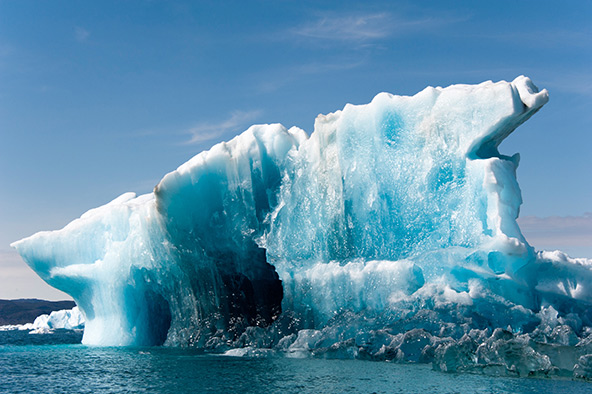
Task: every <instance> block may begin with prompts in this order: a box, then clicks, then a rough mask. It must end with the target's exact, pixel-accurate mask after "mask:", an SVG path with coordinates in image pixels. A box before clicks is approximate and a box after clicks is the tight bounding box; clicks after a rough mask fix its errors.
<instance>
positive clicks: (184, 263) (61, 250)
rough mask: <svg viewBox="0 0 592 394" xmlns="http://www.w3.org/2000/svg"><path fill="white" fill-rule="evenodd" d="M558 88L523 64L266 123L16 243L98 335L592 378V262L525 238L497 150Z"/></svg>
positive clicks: (94, 340)
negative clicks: (490, 77) (296, 121)
mask: <svg viewBox="0 0 592 394" xmlns="http://www.w3.org/2000/svg"><path fill="white" fill-rule="evenodd" d="M547 100H548V94H547V91H546V90H542V91H539V90H538V89H537V88H536V86H535V85H534V84H533V83H532V82H531V81H530V79H528V78H526V77H523V76H521V77H518V78H516V79H515V80H514V81H512V82H510V83H508V82H505V81H502V82H498V83H493V82H484V83H482V84H479V85H453V86H450V87H447V88H439V87H438V88H431V87H430V88H426V89H425V90H423V91H421V92H420V93H418V94H416V95H415V96H412V97H402V96H393V95H390V94H387V93H381V94H379V95H378V96H376V97H375V98H374V99H373V100H372V102H371V103H369V104H366V105H359V106H354V105H349V104H348V105H346V106H345V108H344V109H343V110H342V111H337V112H335V113H332V114H329V115H326V116H322V115H320V116H319V117H318V118H317V120H316V122H315V130H314V132H313V133H312V134H311V136H310V137H309V136H307V134H306V133H305V132H304V131H303V130H301V129H299V128H296V127H293V128H291V129H286V128H285V127H283V126H281V125H279V124H272V125H255V126H252V127H250V128H249V129H248V130H246V131H245V132H244V133H242V134H241V135H239V136H237V137H235V138H234V139H232V140H231V141H229V142H223V143H220V144H218V145H215V146H214V147H213V148H212V149H210V150H209V151H206V152H202V153H200V154H198V155H197V156H195V157H193V158H192V159H191V160H189V161H188V162H186V163H185V164H183V165H181V166H180V167H179V168H178V169H177V170H176V171H173V172H171V173H169V174H167V175H166V176H165V177H164V178H163V179H162V180H161V182H160V183H159V184H158V185H157V186H156V187H155V189H154V192H153V193H150V194H147V195H142V196H136V195H135V194H133V193H126V194H124V195H122V196H120V197H118V198H117V199H115V200H113V201H112V202H110V203H109V204H107V205H104V206H102V207H99V208H96V209H92V210H90V211H88V212H86V213H85V214H84V215H82V216H81V217H80V218H79V219H76V220H74V221H73V222H71V223H70V224H68V225H67V226H66V227H65V228H64V229H62V230H58V231H52V232H41V233H37V234H35V235H33V236H31V237H29V238H26V239H23V240H21V241H18V242H15V243H14V244H13V246H14V247H16V248H17V250H18V251H19V253H20V254H21V255H22V256H23V258H24V259H25V261H26V262H27V263H28V264H29V265H30V266H31V267H32V268H33V269H34V270H35V271H36V272H37V273H38V274H39V275H40V276H41V277H42V278H43V279H44V280H45V281H46V282H48V283H49V284H50V285H52V286H54V287H56V288H58V289H60V290H62V291H65V292H67V293H68V294H70V295H72V297H73V298H74V299H75V300H76V302H77V304H78V306H79V307H80V309H81V310H82V312H83V313H84V316H85V320H86V326H85V332H84V339H83V342H84V343H87V344H100V345H132V344H133V345H160V344H166V345H180V346H185V345H189V346H197V347H201V348H204V349H206V350H209V351H215V352H225V351H228V352H229V354H247V355H249V354H255V355H256V354H264V353H265V352H269V351H276V352H277V351H283V352H287V353H288V354H296V355H300V354H314V355H323V356H325V357H361V358H371V359H382V360H401V361H412V362H433V363H434V365H435V366H436V368H439V369H443V370H487V369H488V368H489V369H491V370H493V371H495V373H499V371H502V372H504V373H515V374H519V375H524V374H531V373H550V372H552V371H569V373H572V372H573V371H575V372H573V373H575V374H576V375H577V374H580V375H581V376H584V377H586V376H588V377H589V376H590V374H591V371H592V368H591V367H590V365H592V363H591V362H590V360H591V359H592V358H591V357H592V356H590V354H592V336H591V334H592V329H591V328H590V327H592V312H591V311H592V309H590V304H591V302H592V290H591V289H592V287H591V286H592V261H591V260H587V259H572V258H570V257H568V256H566V255H564V254H562V253H560V252H552V253H551V252H536V251H535V250H534V249H533V247H531V246H530V245H529V244H528V242H527V241H526V239H525V238H524V236H523V235H522V233H521V232H520V229H519V227H518V225H517V223H516V219H517V217H518V213H519V208H520V204H521V195H520V188H519V186H518V183H517V180H516V169H517V166H518V162H519V156H518V154H516V155H514V156H511V157H509V156H505V155H503V154H501V153H500V152H499V151H498V146H499V145H500V143H501V142H502V141H503V140H504V139H505V138H506V137H507V136H508V135H509V134H510V133H511V132H512V131H513V130H514V129H515V128H516V127H518V126H519V125H520V124H521V123H523V122H524V121H526V120H527V119H528V118H529V117H530V116H532V115H533V114H534V113H535V112H536V111H538V110H539V109H540V108H541V107H542V106H543V105H544V104H545V103H546V102H547ZM239 348H240V349H243V350H237V349H239ZM264 349H268V350H264ZM578 371H579V372H578ZM586 374H588V375H586ZM578 376H579V375H578Z"/></svg>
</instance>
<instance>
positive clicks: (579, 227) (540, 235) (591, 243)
mask: <svg viewBox="0 0 592 394" xmlns="http://www.w3.org/2000/svg"><path fill="white" fill-rule="evenodd" d="M518 224H519V225H520V229H521V230H522V233H523V234H524V236H525V237H526V239H527V241H528V242H529V243H530V244H531V245H533V246H534V247H535V248H536V249H539V250H540V249H546V250H555V249H559V250H562V251H566V252H568V253H570V254H572V255H573V256H574V257H592V213H590V212H588V213H585V214H583V215H582V216H550V217H543V218H541V217H537V216H524V217H521V218H519V219H518ZM581 254H585V255H581Z"/></svg>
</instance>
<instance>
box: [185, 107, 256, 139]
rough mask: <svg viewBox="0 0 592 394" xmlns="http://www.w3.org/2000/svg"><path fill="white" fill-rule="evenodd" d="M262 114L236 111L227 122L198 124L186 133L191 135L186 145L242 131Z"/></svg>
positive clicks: (254, 111)
mask: <svg viewBox="0 0 592 394" xmlns="http://www.w3.org/2000/svg"><path fill="white" fill-rule="evenodd" d="M261 113H262V111H260V110H253V111H234V112H232V113H231V114H230V117H228V118H227V119H225V120H222V121H219V122H203V123H198V124H196V125H195V126H193V127H191V128H190V129H189V130H187V131H186V134H189V135H190V139H189V140H188V141H186V142H185V143H186V144H197V143H200V142H205V141H211V140H214V139H217V138H220V137H223V136H225V135H227V134H229V133H231V132H232V133H236V132H239V131H242V128H244V127H246V126H248V125H249V124H250V123H251V122H253V121H254V120H255V119H256V118H257V117H259V116H260V115H261Z"/></svg>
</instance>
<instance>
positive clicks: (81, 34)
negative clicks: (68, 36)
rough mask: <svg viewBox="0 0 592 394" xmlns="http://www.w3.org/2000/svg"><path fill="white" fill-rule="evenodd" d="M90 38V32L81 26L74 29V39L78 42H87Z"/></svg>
mask: <svg viewBox="0 0 592 394" xmlns="http://www.w3.org/2000/svg"><path fill="white" fill-rule="evenodd" d="M88 37H90V32H89V31H88V30H86V29H84V28H82V27H80V26H76V27H75V28H74V38H75V39H76V41H78V42H85V41H86V40H88Z"/></svg>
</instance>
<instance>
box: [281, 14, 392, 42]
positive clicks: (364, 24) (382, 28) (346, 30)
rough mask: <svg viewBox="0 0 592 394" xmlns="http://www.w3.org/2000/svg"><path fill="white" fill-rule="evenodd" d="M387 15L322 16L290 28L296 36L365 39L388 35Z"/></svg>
mask: <svg viewBox="0 0 592 394" xmlns="http://www.w3.org/2000/svg"><path fill="white" fill-rule="evenodd" d="M388 21H389V15H388V14H386V13H380V14H367V15H331V16H328V15H326V16H322V17H320V18H319V19H317V20H316V21H314V22H311V23H308V24H305V25H302V26H299V27H296V28H294V29H291V33H293V34H294V35H296V36H301V37H307V38H314V39H324V40H337V41H366V40H373V39H379V38H383V37H386V36H388V35H389V33H390V28H389V23H388Z"/></svg>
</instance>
